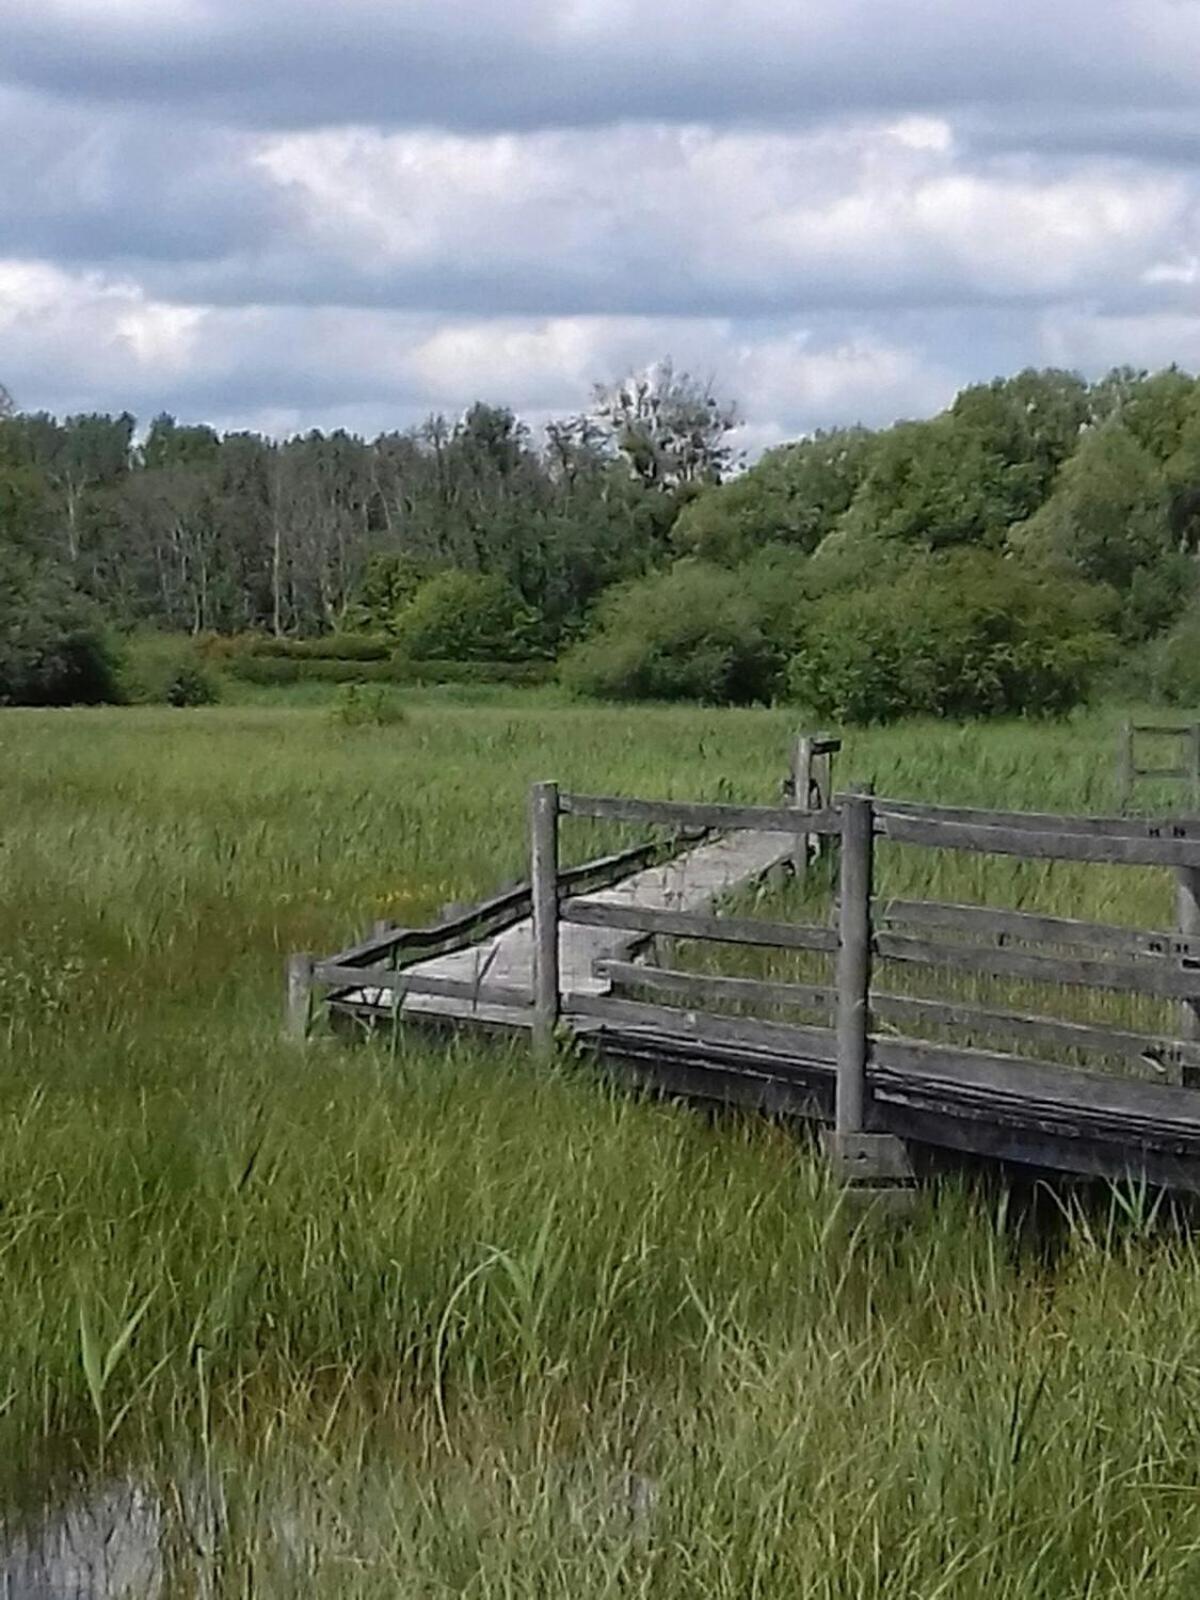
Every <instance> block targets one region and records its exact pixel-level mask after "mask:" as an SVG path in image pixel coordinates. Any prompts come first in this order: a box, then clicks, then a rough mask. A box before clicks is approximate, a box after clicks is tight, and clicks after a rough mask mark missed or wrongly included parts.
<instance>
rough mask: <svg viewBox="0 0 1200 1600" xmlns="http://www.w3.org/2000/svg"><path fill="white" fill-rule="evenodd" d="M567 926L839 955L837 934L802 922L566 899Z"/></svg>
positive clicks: (829, 929) (562, 908)
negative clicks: (624, 930)
mask: <svg viewBox="0 0 1200 1600" xmlns="http://www.w3.org/2000/svg"><path fill="white" fill-rule="evenodd" d="M560 910H561V915H562V919H563V921H564V922H577V923H582V924H583V925H584V926H585V927H591V928H628V929H629V930H631V931H633V932H637V933H657V934H664V935H667V936H669V937H674V938H678V939H707V940H713V941H716V942H717V943H720V944H753V945H768V946H776V947H778V948H781V949H785V950H835V949H836V948H837V934H836V933H835V931H834V930H833V929H832V928H821V927H817V926H815V925H808V924H805V923H797V922H766V921H759V920H758V919H757V918H755V917H716V916H712V915H710V914H709V913H707V912H702V911H659V910H651V909H650V908H648V907H645V906H634V905H605V904H601V903H600V902H598V901H595V900H564V901H563V903H562V906H561V908H560Z"/></svg>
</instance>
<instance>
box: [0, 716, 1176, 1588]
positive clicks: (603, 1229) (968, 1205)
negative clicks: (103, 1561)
mask: <svg viewBox="0 0 1200 1600" xmlns="http://www.w3.org/2000/svg"><path fill="white" fill-rule="evenodd" d="M406 703H407V706H408V711H407V716H406V718H405V720H404V721H403V722H402V723H400V724H399V725H397V726H394V727H389V728H384V729H380V730H372V729H361V730H342V729H338V728H337V727H336V726H335V725H334V724H333V722H332V721H331V719H330V718H329V716H328V714H327V711H326V710H325V709H324V708H323V706H322V705H321V704H319V703H315V702H314V703H311V704H308V703H306V704H296V703H295V702H291V703H289V702H288V701H286V700H284V699H281V698H273V697H271V696H269V695H266V694H262V695H260V696H259V697H258V700H257V703H254V704H249V705H243V706H231V707H221V708H215V709H212V710H200V711H190V712H174V711H166V710H163V711H160V710H151V709H145V710H113V711H108V710H102V711H86V712H85V711H77V712H76V711H70V712H54V713H35V712H24V711H12V710H10V711H5V712H3V713H0V797H2V799H3V811H2V814H0V928H2V929H3V934H2V936H0V1041H2V1044H0V1050H2V1054H3V1062H4V1071H3V1073H2V1074H0V1114H2V1116H3V1122H4V1126H3V1143H2V1144H0V1150H2V1152H3V1156H2V1159H3V1178H2V1185H0V1291H2V1294H3V1306H4V1311H5V1315H4V1316H3V1318H0V1444H2V1445H3V1448H2V1449H0V1487H2V1490H3V1497H4V1501H5V1503H6V1504H7V1506H8V1507H9V1511H10V1521H11V1526H10V1535H9V1537H10V1540H13V1539H17V1538H18V1537H19V1536H20V1535H19V1530H20V1528H21V1526H22V1519H23V1518H24V1517H29V1518H33V1519H34V1521H35V1522H36V1519H37V1517H38V1516H39V1515H40V1514H41V1509H42V1508H43V1507H44V1505H45V1504H46V1503H47V1501H49V1502H51V1503H55V1504H59V1505H62V1504H69V1503H73V1502H78V1501H80V1500H81V1499H82V1500H86V1499H87V1498H88V1496H89V1495H94V1494H96V1493H97V1492H99V1491H101V1490H103V1489H104V1488H105V1486H108V1485H111V1484H113V1483H116V1482H132V1483H134V1484H136V1485H137V1486H138V1491H139V1493H140V1494H144V1495H145V1496H147V1497H150V1498H151V1500H152V1501H153V1503H154V1505H155V1506H157V1507H159V1508H160V1516H161V1525H162V1531H163V1543H164V1548H165V1550H166V1559H167V1563H168V1579H169V1587H168V1591H167V1592H169V1593H171V1594H175V1593H178V1594H183V1595H192V1594H196V1595H221V1596H224V1595H241V1596H247V1595H264V1596H272V1597H273V1596H277V1595H280V1596H282V1595H293V1594H294V1595H301V1594H303V1595H313V1594H317V1595H329V1596H338V1597H342V1596H351V1597H354V1596H359V1595H363V1596H366V1595H371V1596H374V1595H378V1596H396V1595H403V1596H405V1597H410V1596H412V1597H420V1600H425V1597H430V1600H432V1597H447V1600H448V1597H450V1596H460V1595H466V1596H471V1597H487V1600H492V1597H506V1600H509V1597H511V1600H518V1597H521V1600H523V1597H526V1596H538V1597H547V1600H549V1597H558V1596H562V1597H564V1600H566V1597H570V1600H591V1597H598V1596H602V1595H603V1596H621V1597H627V1596H655V1597H657V1596H667V1597H672V1600H674V1597H688V1600H691V1597H705V1600H774V1597H781V1600H782V1597H788V1600H793V1597H797V1596H805V1597H810V1596H811V1597H825V1596H829V1597H832V1596H838V1597H847V1600H851V1597H853V1600H857V1597H880V1600H883V1597H887V1600H893V1597H908V1596H911V1597H914V1600H916V1597H920V1600H933V1597H935V1596H938V1597H941V1596H944V1597H954V1600H957V1597H965V1600H972V1597H976V1596H979V1597H983V1596H987V1597H988V1600H1033V1597H1046V1600H1063V1597H1067V1596H1070V1597H1074V1596H1089V1597H1099V1596H1114V1597H1115V1596H1122V1597H1126V1596H1128V1597H1138V1600H1144V1597H1159V1596H1163V1597H1166V1596H1172V1597H1174V1596H1179V1597H1184V1596H1187V1597H1191V1596H1194V1595H1195V1594H1196V1593H1197V1592H1198V1590H1200V1250H1198V1249H1197V1247H1196V1246H1195V1245H1194V1244H1193V1242H1192V1241H1191V1239H1190V1238H1189V1237H1188V1236H1187V1235H1186V1234H1185V1233H1184V1232H1183V1231H1182V1230H1181V1229H1180V1228H1178V1227H1177V1226H1174V1225H1169V1224H1168V1223H1167V1222H1166V1221H1165V1220H1164V1219H1162V1218H1161V1217H1160V1218H1159V1219H1158V1220H1155V1219H1154V1218H1153V1217H1152V1216H1151V1215H1150V1214H1149V1209H1148V1206H1147V1203H1146V1202H1145V1200H1144V1199H1142V1198H1140V1197H1136V1196H1134V1197H1130V1196H1114V1197H1113V1199H1112V1201H1111V1204H1109V1205H1108V1206H1107V1207H1105V1206H1104V1205H1101V1206H1099V1207H1098V1208H1097V1207H1092V1208H1091V1209H1078V1210H1076V1211H1074V1212H1073V1214H1072V1216H1071V1218H1070V1220H1069V1221H1068V1220H1066V1219H1064V1221H1063V1224H1062V1226H1061V1227H1060V1228H1059V1229H1057V1230H1053V1238H1052V1240H1051V1239H1049V1238H1048V1236H1047V1233H1046V1231H1045V1230H1044V1229H1036V1228H1033V1227H1032V1226H1027V1225H1026V1226H1023V1225H1022V1224H1021V1222H1020V1219H1019V1217H1018V1213H1017V1208H1016V1205H1015V1203H1014V1202H1010V1200H1008V1199H1006V1197H1005V1195H1004V1194H1003V1192H1002V1191H1001V1190H1000V1189H998V1188H997V1187H995V1186H992V1185H989V1184H986V1183H981V1182H979V1181H978V1180H976V1181H974V1182H970V1181H968V1180H967V1179H965V1178H958V1179H947V1180H946V1181H945V1182H944V1183H942V1184H940V1185H939V1186H938V1187H937V1188H936V1189H931V1190H929V1191H927V1192H925V1193H923V1195H922V1196H921V1199H920V1201H919V1209H918V1214H917V1217H916V1219H915V1220H914V1221H913V1222H912V1223H911V1224H910V1225H908V1226H907V1227H906V1228H905V1229H903V1230H901V1231H897V1232H891V1231H888V1230H885V1229H882V1228H880V1227H878V1226H876V1225H864V1224H862V1223H861V1222H859V1221H857V1220H856V1219H855V1218H854V1217H853V1216H851V1215H849V1214H847V1212H846V1211H845V1210H844V1209H843V1208H842V1207H841V1205H840V1204H839V1199H838V1196H837V1194H836V1193H835V1192H834V1191H833V1190H832V1189H831V1188H830V1186H829V1185H828V1184H827V1182H826V1179H825V1176H824V1173H823V1169H822V1166H821V1163H820V1162H819V1160H818V1159H817V1158H816V1156H815V1155H814V1154H813V1152H812V1151H811V1150H810V1149H809V1148H808V1147H806V1146H805V1145H804V1144H803V1143H800V1142H797V1141H796V1140H795V1139H794V1138H793V1137H791V1136H789V1135H788V1134H786V1133H785V1132H783V1131H781V1130H779V1129H776V1128H773V1127H771V1126H769V1125H767V1124H765V1123H761V1122H757V1121H753V1120H750V1121H737V1120H734V1119H715V1120H709V1119H706V1118H704V1117H702V1116H700V1115H698V1114H697V1113H695V1112H692V1111H688V1110H684V1109H682V1108H676V1107H671V1106H666V1105H662V1104H647V1103H637V1102H634V1101H631V1100H628V1099H625V1098H622V1097H621V1096H620V1095H618V1094H616V1093H615V1092H613V1091H612V1090H611V1089H608V1088H605V1087H603V1086H602V1085H600V1084H598V1083H597V1082H596V1081H595V1080H594V1079H593V1078H592V1077H591V1076H589V1075H588V1074H587V1073H586V1072H585V1071H584V1070H582V1069H580V1068H576V1067H572V1066H570V1065H569V1064H567V1065H563V1066H561V1067H560V1068H558V1069H556V1070H554V1071H547V1070H545V1069H541V1068H537V1067H535V1066H534V1065H533V1064H532V1063H531V1062H530V1061H529V1059H528V1057H527V1055H526V1053H525V1052H523V1051H521V1050H513V1051H507V1052H506V1051H503V1050H499V1049H490V1050H489V1049H483V1048H479V1047H468V1046H466V1045H462V1044H459V1045H452V1046H450V1047H443V1046H439V1045H436V1044H432V1043H430V1042H429V1041H427V1040H419V1039H418V1040H415V1041H414V1040H411V1039H406V1038H401V1039H399V1040H398V1041H397V1042H396V1043H395V1044H394V1045H392V1046H385V1045H379V1046H373V1047H360V1048H356V1049H347V1048H344V1047H342V1046H338V1045H334V1044H332V1043H329V1042H319V1043H316V1044H314V1045H313V1046H311V1047H310V1048H309V1049H308V1050H306V1051H297V1050H295V1049H294V1048H289V1047H287V1046H285V1045H284V1044H282V1043H281V1042H280V1040H279V1037H278V1034H279V1008H280V986H281V977H280V974H281V965H282V960H283V957H284V954H285V953H286V952H287V951H288V950H290V949H297V948H303V949H311V950H315V951H331V950H333V949H335V948H336V947H337V946H338V945H339V944H341V943H343V942H345V941H346V940H347V939H348V938H349V937H353V936H355V935H357V934H358V933H359V932H361V930H362V929H363V928H364V927H365V926H366V925H367V924H368V923H369V922H370V921H371V920H372V919H373V918H374V917H376V916H380V915H388V916H391V917H392V918H394V919H395V920H396V921H399V922H413V923H417V922H420V921H423V920H426V919H428V918H429V917H431V916H432V915H433V914H434V913H436V911H437V909H438V907H439V906H440V905H441V904H442V903H444V902H446V901H451V900H467V899H470V898H472V897H474V896H479V895H482V894H484V893H486V892H487V891H488V890H490V889H492V888H494V887H495V886H497V885H498V884H499V883H500V882H502V881H504V880H505V879H508V878H514V877H517V876H519V875H521V873H522V871H523V866H524V849H525V842H524V804H525V792H526V788H527V785H528V784H529V782H530V781H532V780H534V779H537V778H556V779H558V780H559V781H560V782H562V783H563V784H564V785H566V786H571V787H575V788H578V789H583V790H608V791H624V792H630V793H636V794H643V795H652V796H661V797H667V796H674V797H678V798H709V799H722V798H741V799H745V800H749V801H756V800H758V801H768V800H773V799H774V798H775V797H776V796H777V795H778V785H779V779H780V777H781V774H782V771H783V768H784V764H785V761H786V751H787V745H788V740H789V736H790V735H791V733H792V732H793V731H794V719H793V718H792V717H790V716H789V715H788V714H786V713H784V712H774V711H771V712H768V711H745V712H731V711H721V712H715V711H703V710H667V709H654V708H649V709H638V710H625V709H584V708H581V707H579V706H575V705H570V704H565V703H563V702H562V701H560V700H559V699H557V698H556V697H555V696H554V695H553V694H542V693H533V694H530V695H527V696H520V695H514V694H511V693H497V694H496V695H494V696H492V697H490V698H489V699H488V700H487V701H486V702H482V703H470V701H469V700H467V699H466V698H465V697H463V696H461V695H455V696H450V695H438V694H436V693H433V692H430V693H426V694H423V695H416V694H414V695H412V696H411V697H409V699H408V700H407V702H406ZM1116 720H1117V714H1116V713H1111V714H1110V713H1100V712H1097V713H1094V714H1090V715H1089V716H1088V717H1085V718H1082V719H1080V720H1078V721H1073V722H1071V723H1070V724H1068V725H1067V726H1065V727H1036V726H1034V727H1021V726H1013V725H1009V726H1001V727H996V728H989V729H980V728H967V729H959V728H953V727H947V726H938V725H928V726H924V725H922V726H913V725H908V726H904V727H900V728H897V729H893V730H888V731H885V732H871V733H863V734H858V735H854V736H852V737H851V738H850V739H849V740H848V742H847V750H846V753H845V756H844V759H843V763H842V767H841V773H840V776H841V778H842V780H843V781H845V782H850V781H856V780H862V779H867V778H870V779H873V780H874V782H875V784H876V788H877V790H878V791H879V792H881V793H892V794H897V795H903V796H906V797H912V798H924V799H928V800H943V801H946V802H961V803H966V804H970V803H978V804H987V805H997V804H1012V805H1016V806H1022V805H1023V806H1029V807H1034V808H1038V809H1050V810H1052V809H1055V808H1061V809H1077V810H1089V809H1090V810H1098V811H1102V810H1105V809H1106V808H1108V807H1109V806H1110V805H1111V803H1112V767H1113V759H1112V757H1113V728H1114V726H1115V722H1116ZM1166 798H1167V797H1166V796H1164V795H1159V796H1155V795H1153V794H1149V795H1145V796H1144V797H1143V799H1144V802H1145V803H1146V804H1147V805H1152V804H1154V803H1155V801H1156V800H1157V801H1163V800H1165V799H1166ZM605 837H606V838H607V837H612V836H605ZM597 842H598V837H597V836H594V835H588V834H586V833H585V832H584V830H583V829H582V828H579V829H578V830H577V832H574V833H572V834H570V835H569V836H568V849H569V851H570V852H571V854H573V855H575V856H577V857H582V856H584V855H586V854H588V853H590V852H591V850H592V849H593V848H594V847H595V845H596V844H597ZM886 870H887V871H888V872H889V873H891V874H892V877H891V879H890V880H889V882H890V883H891V884H892V885H893V886H903V887H905V889H906V890H915V891H917V892H931V893H936V894H938V895H941V896H945V895H946V894H947V893H948V892H951V891H952V892H953V893H954V894H957V895H962V896H964V897H972V898H979V899H982V900H988V899H991V900H993V901H995V902H996V903H1004V904H1017V905H1041V906H1045V907H1046V908H1047V909H1056V910H1062V911H1067V912H1071V913H1074V914H1078V915H1085V916H1086V915H1097V916H1105V917H1108V918H1110V919H1112V920H1119V921H1128V922H1131V923H1144V924H1146V925H1155V924H1163V923H1164V919H1165V921H1166V925H1169V920H1170V916H1171V885H1170V883H1169V880H1168V878H1167V876H1166V875H1165V874H1155V873H1152V872H1148V871H1146V872H1143V871H1140V870H1132V869H1127V870H1124V871H1121V870H1115V869H1114V870H1113V871H1106V870H1100V869H1094V868H1088V869H1082V868H1070V867H1067V868H1058V869H1055V870H1054V871H1052V872H1047V871H1046V869H1045V868H1041V867H1037V866H1036V865H1033V866H1029V865H1025V866H1023V865H1021V864H1018V863H1014V862H991V863H987V864H984V863H980V862H974V863H968V864H963V863H961V862H960V863H958V864H957V865H955V864H953V863H951V864H949V865H942V866H938V867H933V866H931V865H930V861H929V858H925V863H924V865H922V864H921V862H920V861H919V860H918V859H917V857H916V856H915V854H914V853H903V852H897V853H896V855H895V858H894V860H892V861H890V863H889V864H888V865H887V866H886ZM1049 1209H1050V1211H1051V1214H1053V1206H1052V1205H1051V1206H1050V1207H1049ZM0 1570H2V1564H0Z"/></svg>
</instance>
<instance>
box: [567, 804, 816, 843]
mask: <svg viewBox="0 0 1200 1600" xmlns="http://www.w3.org/2000/svg"><path fill="white" fill-rule="evenodd" d="M559 805H560V807H561V809H562V811H563V813H564V814H565V815H566V816H572V817H592V818H594V819H596V820H597V821H600V822H645V823H653V824H656V825H660V826H662V825H671V824H673V825H674V826H676V827H682V828H705V829H714V830H717V831H721V832H732V831H734V830H737V829H749V830H750V831H752V832H754V833H789V834H790V833H798V832H804V833H837V832H838V831H839V830H840V828H841V818H840V816H839V814H838V812H837V810H836V808H830V809H828V810H825V811H795V810H792V809H791V808H790V807H788V808H783V807H780V806H732V805H707V804H691V803H688V802H685V801H680V800H634V799H626V798H625V797H623V796H617V795H585V794H562V795H560V796H559Z"/></svg>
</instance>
